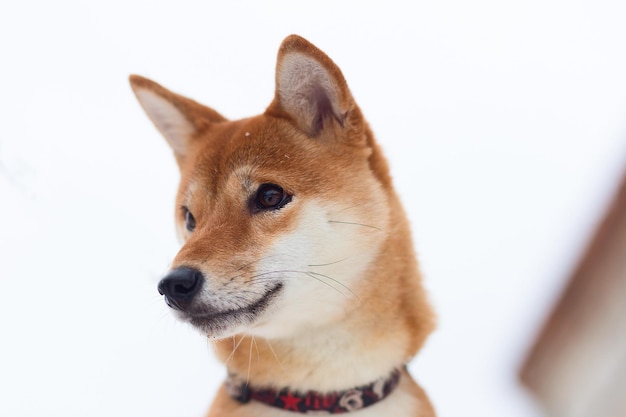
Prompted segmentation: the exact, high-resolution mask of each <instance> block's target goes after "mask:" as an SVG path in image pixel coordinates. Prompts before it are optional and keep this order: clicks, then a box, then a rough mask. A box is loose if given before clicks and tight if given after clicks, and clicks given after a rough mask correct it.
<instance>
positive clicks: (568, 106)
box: [0, 0, 626, 417]
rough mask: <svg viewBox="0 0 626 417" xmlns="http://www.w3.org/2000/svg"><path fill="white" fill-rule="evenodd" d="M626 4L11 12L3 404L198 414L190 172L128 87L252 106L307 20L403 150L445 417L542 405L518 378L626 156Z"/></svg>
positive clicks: (247, 110) (1, 255)
mask: <svg viewBox="0 0 626 417" xmlns="http://www.w3.org/2000/svg"><path fill="white" fill-rule="evenodd" d="M625 19H626V3H625V2H623V1H620V0H615V1H610V0H594V1H591V0H586V1H585V0H581V1H553V0H530V1H524V2H521V1H520V2H502V1H495V0H493V1H489V0H476V1H473V2H468V1H462V0H457V1H454V0H444V1H438V2H419V3H418V2H399V1H384V2H369V1H352V2H348V1H345V2H339V1H337V2H333V1H326V0H319V1H315V2H294V1H266V2H260V1H247V2H243V1H242V2H210V1H176V2H173V1H172V2H164V1H154V0H152V1H147V0H146V1H123V2H122V1H108V2H85V1H78V0H75V1H68V0H57V1H54V2H51V1H41V0H40V1H31V2H8V1H6V2H3V3H2V4H0V295H1V297H2V299H1V301H0V340H1V342H0V415H2V416H11V417H14V416H15V417H17V416H33V415H39V414H41V415H48V416H56V415H59V416H60V415H63V416H85V415H88V416H113V415H115V416H137V415H140V416H174V415H176V416H200V415H202V414H203V413H204V412H205V411H206V409H207V407H208V404H209V403H210V401H211V398H212V395H213V393H214V391H215V389H216V387H217V386H218V384H220V383H221V380H222V378H223V376H224V370H223V368H222V367H221V366H220V365H219V364H217V362H216V361H215V360H214V359H213V356H212V353H211V351H210V346H209V344H208V343H207V341H206V340H205V339H204V338H203V337H202V336H200V335H199V334H198V333H196V332H195V331H193V330H192V329H190V328H188V327H186V326H185V325H182V324H179V323H177V322H176V321H175V319H174V318H173V316H172V315H171V314H170V312H169V311H168V309H167V307H166V306H165V304H164V303H163V301H162V299H161V298H160V297H159V296H158V294H157V291H156V283H157V282H158V280H159V278H160V276H161V275H162V274H163V273H164V272H165V271H166V270H167V267H168V263H169V261H170V260H171V259H172V257H173V256H174V254H175V252H176V250H177V247H178V245H177V242H176V239H175V233H174V227H173V212H174V200H173V198H174V193H175V190H176V186H177V180H178V172H177V169H176V166H175V164H174V160H173V158H172V157H171V154H170V151H169V149H168V148H167V146H166V144H165V141H164V140H163V139H162V138H161V137H160V136H159V135H158V134H157V132H156V130H155V129H154V128H153V126H152V125H151V124H150V122H149V121H148V119H147V118H146V117H145V115H144V114H143V112H142V111H141V109H140V107H139V105H138V104H137V103H136V101H135V98H134V96H133V95H132V93H131V91H130V88H129V86H128V83H127V76H128V74H129V73H138V74H142V75H145V76H148V77H150V78H153V79H155V80H156V81H158V82H160V83H162V84H164V85H165V86H167V87H169V88H171V89H173V90H174V91H177V92H180V93H183V94H186V95H188V96H191V97H193V98H195V99H197V100H199V101H201V102H203V103H205V104H207V105H210V106H212V107H214V108H216V109H217V110H218V111H220V112H221V113H222V114H224V115H226V116H227V117H231V118H239V117H244V116H249V115H253V114H257V113H260V112H262V111H263V110H264V109H265V107H266V106H267V105H268V104H269V102H270V100H271V98H272V96H273V82H274V78H273V77H274V74H273V71H274V64H275V56H276V51H277V48H278V46H279V44H280V42H281V40H282V39H283V38H284V37H285V36H286V35H288V34H290V33H298V34H300V35H302V36H304V37H306V38H307V39H309V40H310V41H311V42H313V43H315V44H316V45H317V46H318V47H320V48H321V49H322V50H324V51H325V52H326V53H328V54H329V55H330V56H331V58H333V59H334V60H335V62H337V64H338V65H339V66H340V67H341V68H342V70H343V72H344V75H345V76H346V78H347V79H348V82H349V84H350V87H351V89H352V92H353V93H354V95H355V97H356V98H357V101H358V102H359V104H360V106H361V107H362V109H363V111H364V113H365V115H366V117H367V118H368V119H369V121H370V124H371V125H372V127H373V129H374V131H375V133H376V135H377V138H378V140H379V142H380V143H381V144H382V146H383V148H384V149H385V151H386V154H387V156H388V158H389V159H390V161H391V165H392V170H393V174H394V176H395V181H396V186H397V188H398V190H399V192H400V194H401V196H402V198H403V200H404V202H405V205H406V208H407V211H408V213H409V216H410V218H411V220H412V223H413V231H414V235H415V240H416V242H417V250H418V253H419V256H420V259H421V262H422V267H423V271H424V274H425V277H426V284H427V286H428V289H429V291H430V293H431V295H432V300H433V303H434V304H435V306H436V309H437V311H438V313H439V317H440V324H439V328H438V330H437V331H436V333H435V334H433V336H432V337H431V338H430V340H429V342H428V344H427V346H426V348H425V349H424V350H423V351H422V352H421V354H420V355H419V356H418V358H417V359H416V360H415V361H414V362H413V363H412V364H411V369H412V370H413V373H414V374H415V375H416V377H417V378H418V379H419V381H420V382H421V383H422V385H423V386H424V387H425V388H426V390H427V391H428V392H429V394H430V396H431V397H432V400H433V402H434V404H435V406H436V408H437V409H438V411H439V415H440V416H441V417H453V416H463V415H464V416H467V415H469V416H482V417H502V416H507V417H531V416H539V415H540V411H539V409H538V407H537V406H536V405H534V403H533V401H532V400H531V399H530V398H528V396H527V395H526V394H525V393H524V391H523V389H521V388H520V387H519V386H518V383H517V380H516V372H517V369H518V367H519V365H520V362H521V361H522V360H523V357H524V353H525V351H526V349H527V347H528V345H529V344H530V343H531V342H532V340H533V337H534V335H535V334H536V332H537V331H538V329H539V326H540V325H541V324H542V320H543V318H544V316H545V315H546V314H547V313H548V312H549V310H550V306H551V303H552V302H553V300H554V298H555V297H556V296H557V295H558V293H559V291H560V289H561V288H562V286H563V285H564V283H565V280H566V279H567V277H568V274H569V273H570V272H571V270H572V269H573V268H574V266H575V264H576V260H577V258H578V256H579V255H580V254H581V253H582V251H584V249H585V244H586V241H587V239H588V238H589V236H590V234H591V233H592V231H593V228H594V227H595V225H596V223H597V221H598V220H599V218H600V217H601V216H602V214H603V211H604V209H605V206H606V204H607V203H608V201H609V199H610V197H611V195H612V192H613V191H614V189H615V187H616V185H617V180H618V178H619V177H620V175H621V174H622V169H623V168H624V166H625V165H626V76H625V74H626V53H625V50H626V49H625V48H626V25H624V21H625Z"/></svg>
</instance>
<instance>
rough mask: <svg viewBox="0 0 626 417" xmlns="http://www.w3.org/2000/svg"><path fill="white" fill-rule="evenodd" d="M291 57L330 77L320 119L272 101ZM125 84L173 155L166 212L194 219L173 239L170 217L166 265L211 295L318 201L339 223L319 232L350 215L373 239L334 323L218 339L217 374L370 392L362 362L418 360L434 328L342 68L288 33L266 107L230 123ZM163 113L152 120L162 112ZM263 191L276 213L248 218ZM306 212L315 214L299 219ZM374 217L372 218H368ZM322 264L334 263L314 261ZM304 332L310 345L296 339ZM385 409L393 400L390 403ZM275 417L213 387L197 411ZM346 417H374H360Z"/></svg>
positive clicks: (156, 91) (250, 275) (159, 90)
mask: <svg viewBox="0 0 626 417" xmlns="http://www.w3.org/2000/svg"><path fill="white" fill-rule="evenodd" d="M290 54H291V55H290ZM293 54H296V55H297V56H298V57H299V56H303V57H306V58H307V59H308V58H311V59H312V60H314V61H315V62H317V63H318V64H319V65H320V66H321V68H323V69H324V70H325V71H326V73H327V74H328V75H329V76H330V80H331V82H330V84H328V83H327V84H326V86H328V85H330V86H331V88H332V91H331V93H330V94H329V96H331V98H330V100H331V103H330V105H329V106H330V107H332V112H331V113H332V114H331V115H328V114H326V115H325V116H324V117H323V118H322V121H321V123H317V122H315V120H313V123H311V120H312V119H311V114H309V112H308V111H307V108H299V107H296V108H294V107H293V106H291V107H289V106H290V105H291V104H289V103H288V102H287V101H288V100H287V99H285V98H284V97H283V96H281V94H279V84H280V83H281V82H291V81H289V80H290V79H289V78H286V79H287V81H284V80H282V81H281V79H279V74H282V73H281V71H283V69H282V65H284V63H285V62H287V61H286V59H285V57H290V58H291V57H294V56H296V55H293ZM303 62H304V61H303ZM296 64H299V61H297V60H296ZM130 81H131V85H132V87H133V89H134V91H135V92H136V93H137V95H138V98H139V99H140V102H141V103H142V105H144V108H146V111H147V113H148V114H149V116H150V117H151V118H152V120H153V121H154V122H155V124H156V125H157V128H159V130H161V132H163V133H164V135H165V136H166V139H168V142H169V143H170V146H172V148H173V149H174V154H175V157H176V161H177V163H178V166H179V168H180V172H181V182H180V188H179V191H178V195H177V203H176V204H177V207H180V206H186V207H188V208H189V210H191V212H193V214H194V216H195V218H196V220H197V227H196V230H194V231H193V233H190V232H188V231H186V230H185V228H184V213H182V212H181V211H180V210H178V209H177V223H178V227H179V230H180V231H181V234H182V236H183V239H184V241H185V243H184V245H183V247H182V248H181V250H180V252H179V253H178V254H177V256H176V258H175V259H174V261H173V263H172V267H176V266H180V265H185V266H192V267H195V268H198V269H200V270H203V271H208V272H207V274H208V275H210V277H211V279H212V280H214V281H213V283H212V284H211V285H215V286H216V288H221V287H220V286H223V285H225V282H226V280H228V279H232V277H233V271H235V270H236V271H239V272H238V274H240V278H237V282H238V284H237V285H241V286H244V285H246V283H247V282H249V281H250V280H253V279H254V276H255V272H258V271H255V268H256V266H255V265H256V264H255V263H256V262H257V261H258V260H259V259H262V258H263V257H264V256H266V254H267V253H269V252H268V251H269V250H270V249H268V248H273V247H274V246H273V245H276V244H277V243H276V242H280V240H281V239H282V238H283V237H284V236H289V235H291V234H294V233H299V227H302V226H301V225H302V222H303V220H302V216H304V214H303V212H302V211H301V210H304V209H301V208H300V207H302V205H305V204H308V202H318V201H319V202H324V203H322V206H323V207H326V206H324V204H326V202H328V203H329V204H334V202H337V204H339V206H338V207H342V208H341V209H340V210H338V211H337V212H333V213H332V215H334V216H344V215H346V216H347V217H345V219H347V220H345V221H342V220H344V217H337V219H338V221H337V223H343V224H333V225H332V227H359V226H358V225H356V224H349V223H356V221H355V222H351V221H350V220H352V218H351V217H350V215H352V213H353V212H354V219H356V220H363V219H365V220H364V221H367V222H368V223H367V224H365V226H367V227H371V230H363V231H362V232H359V233H362V235H363V236H364V240H368V239H370V236H371V241H372V242H374V243H372V244H371V248H373V249H372V251H373V255H372V256H371V259H370V260H369V262H368V264H367V267H366V268H365V270H364V271H363V272H362V273H361V274H360V275H359V278H358V280H357V281H356V282H354V283H352V284H351V285H350V288H349V291H348V290H344V289H343V288H342V287H338V289H339V290H340V291H342V290H344V291H345V292H346V296H345V297H344V299H343V301H342V302H343V303H344V304H343V305H342V306H341V309H339V311H341V312H342V313H340V314H339V316H337V317H335V316H332V317H333V318H329V319H328V320H327V322H323V323H320V324H319V326H317V327H315V328H314V329H312V330H311V331H310V332H307V331H303V332H302V333H298V334H294V335H293V337H290V336H289V335H280V336H279V337H271V336H270V337H264V336H262V335H259V334H255V333H254V331H250V332H248V331H247V330H245V329H244V330H243V331H241V332H240V333H238V334H236V335H233V336H230V335H229V336H228V337H225V338H220V337H221V335H218V338H217V339H216V340H215V342H214V345H215V350H216V353H217V356H218V357H219V358H220V359H221V360H222V361H223V362H224V363H225V364H226V367H227V368H228V370H229V372H233V373H235V374H238V375H240V376H242V377H244V378H247V379H248V380H249V381H250V384H251V386H259V387H268V386H271V387H277V388H282V387H285V386H291V387H296V388H299V389H311V390H318V391H324V390H333V389H349V388H352V386H345V387H341V386H332V384H331V383H330V382H327V381H331V380H333V378H332V376H333V375H342V374H344V373H349V374H350V376H349V377H346V378H348V379H347V380H350V381H352V380H353V379H354V381H356V382H359V381H360V383H361V384H365V383H369V382H371V380H372V378H371V375H370V373H369V371H368V370H369V369H370V367H371V368H374V369H375V368H376V366H377V365H376V364H374V363H373V362H376V363H378V362H377V360H378V358H379V357H381V356H382V357H384V360H381V361H382V362H381V365H380V366H381V367H384V366H387V365H393V367H402V366H403V365H404V364H406V363H407V362H408V361H409V360H410V359H411V358H412V357H413V356H414V355H415V354H416V353H417V351H418V350H419V349H420V347H421V346H422V344H423V343H424V341H425V339H426V337H427V336H428V334H429V333H430V332H431V331H432V329H433V323H434V318H433V314H432V312H431V308H430V306H429V304H428V302H427V299H426V295H425V292H424V290H423V287H422V284H421V277H420V273H419V271H418V266H417V262H416V259H415V255H414V249H413V243H412V239H411V235H410V231H409V225H408V221H407V219H406V216H405V214H404V211H403V209H402V206H401V204H400V202H399V199H398V197H397V195H396V193H395V191H394V189H393V187H392V183H391V178H390V175H389V169H388V166H387V162H386V160H385V158H384V156H383V154H382V152H381V150H380V148H379V146H378V145H377V143H376V142H375V140H374V136H373V134H372V132H371V130H370V128H369V126H368V125H367V123H366V121H365V119H364V118H363V115H362V114H361V111H360V109H359V108H358V106H357V104H356V103H355V102H354V99H353V98H352V95H351V93H350V91H349V89H348V87H347V84H346V82H345V80H344V78H343V75H342V73H341V71H340V70H339V68H338V67H337V66H336V65H335V64H334V63H333V62H332V61H331V60H330V58H328V57H327V56H326V55H325V54H324V53H322V52H321V51H320V50H318V49H317V48H316V47H315V46H313V45H311V44H310V43H308V42H307V41H306V40H304V39H302V38H300V37H297V36H295V35H292V36H290V37H288V38H287V39H285V41H284V42H283V44H282V46H281V48H280V50H279V53H278V64H277V90H276V96H275V97H274V100H273V101H272V103H271V104H270V106H269V107H268V109H267V110H266V111H265V113H264V114H261V115H259V116H255V117H251V118H247V119H242V120H236V121H227V120H226V119H225V118H224V117H222V116H221V115H220V114H218V113H217V112H215V111H214V110H212V109H210V108H208V107H205V106H202V105H200V104H198V103H196V102H195V101H193V100H190V99H188V98H185V97H182V96H179V95H177V94H174V93H172V92H170V91H168V90H166V89H165V88H163V87H161V86H159V85H158V84H156V83H154V82H152V81H150V80H147V79H145V78H142V77H139V76H131V77H130ZM285 89H286V90H285V91H286V93H285V94H292V93H291V90H290V87H289V86H288V87H285ZM142 94H145V95H143V96H142ZM150 94H152V96H151V95H150ZM154 97H156V100H157V101H158V100H159V99H162V100H164V101H166V102H167V103H169V104H171V105H172V106H173V108H174V109H175V112H174V113H176V112H178V113H180V115H181V116H182V119H181V120H182V123H183V125H184V126H183V127H184V128H181V129H179V130H181V132H183V133H176V132H174V133H172V131H171V130H168V129H172V124H176V123H178V122H179V121H180V120H179V119H177V118H174V119H173V120H174V122H171V121H170V120H167V123H166V122H160V120H159V117H161V110H159V108H157V111H154V110H153V109H151V108H150V104H149V103H148V101H150V100H153V98H154ZM292 103H295V105H296V106H297V105H298V103H299V102H298V101H297V100H296V99H293V101H292ZM165 108H166V110H163V112H167V111H170V110H169V107H165ZM178 113H176V117H178V116H179V114H178ZM327 113H328V112H327ZM313 116H314V115H313ZM168 117H169V116H168ZM189 132H191V133H189ZM265 182H270V183H278V184H280V185H281V187H283V188H284V189H285V191H287V192H289V193H290V194H293V196H294V200H293V201H292V202H291V203H289V204H288V205H287V206H285V207H284V208H283V209H281V210H280V214H279V215H273V214H272V215H265V214H263V215H260V216H254V215H251V213H250V211H249V210H248V208H247V203H246V202H247V198H248V197H247V196H249V195H250V194H251V193H253V190H254V187H255V185H256V184H259V183H265ZM311 204H313V203H311ZM328 207H334V206H330V205H329V206H328ZM352 207H354V209H353V208H352ZM318 210H321V209H318V208H317V206H314V209H312V211H311V212H313V213H315V212H317V211H318ZM328 210H331V209H328ZM346 213H347V214H350V215H347V214H346ZM376 213H381V215H380V216H378V217H377V216H375V214H376ZM333 218H334V217H333ZM361 226H363V225H361ZM365 226H363V227H365ZM333 230H334V229H333ZM338 233H339V232H338ZM367 244H368V245H369V243H367ZM369 247H370V246H368V248H369ZM334 261H337V262H339V260H333V259H321V260H317V262H319V263H323V262H328V263H330V262H334ZM333 278H335V279H337V280H341V277H333ZM220 280H221V282H220ZM246 280H247V281H246ZM290 285H291V284H290ZM294 285H296V284H294ZM331 285H333V284H332V283H331ZM348 292H349V293H348ZM284 302H285V303H287V302H289V301H288V300H286V301H284ZM280 313H281V310H280V307H277V310H276V311H275V312H272V313H271V314H269V317H267V318H264V320H267V321H271V320H273V319H274V318H277V317H280ZM329 317H331V316H330V315H329ZM303 330H306V329H303ZM313 332H315V333H316V335H315V336H313V335H310V334H309V333H313ZM322 332H326V334H328V335H333V336H332V340H331V341H330V342H329V341H328V340H327V339H325V338H324V336H323V335H322ZM318 333H319V334H320V335H318ZM209 336H210V337H211V336H213V335H209ZM328 337H330V336H328ZM326 346H328V348H326ZM325 349H327V350H328V351H327V352H326V351H325ZM393 367H392V368H390V369H388V371H390V370H391V369H393ZM361 368H362V369H361ZM381 369H382V368H381ZM347 370H349V372H348V371H347ZM373 376H374V377H380V376H384V375H378V376H376V375H373ZM338 384H339V385H340V383H338ZM357 385H359V384H358V383H357V384H356V385H353V386H357ZM398 391H400V393H398V394H397V397H398V399H397V403H398V404H405V403H406V404H407V406H406V407H405V408H407V410H406V412H407V413H410V414H406V415H413V416H421V417H425V416H434V412H433V410H432V407H431V406H430V403H429V401H428V399H427V397H426V395H425V394H424V392H423V391H422V390H421V388H419V386H418V385H417V384H415V382H413V380H412V379H411V377H410V375H409V374H408V373H404V374H403V377H402V380H401V384H400V387H399V388H398ZM394 395H395V394H394ZM401 395H404V396H406V398H407V399H402V398H404V397H402V398H401V397H400V396H401ZM410 398H414V399H415V401H412V400H411V399H410ZM386 401H394V397H393V396H392V397H390V398H388V399H386V400H385V401H384V402H386ZM378 406H379V405H376V406H374V407H378ZM263 407H265V408H263ZM374 407H372V408H374ZM408 408H410V410H409V409H408ZM391 409H393V408H390V410H391ZM380 410H384V409H383V408H381V409H380ZM283 413H284V412H283V411H279V410H274V409H271V408H270V407H267V406H264V405H258V404H252V405H250V404H245V405H242V404H239V403H237V402H235V401H234V400H232V399H231V398H230V397H229V396H228V394H227V393H226V392H225V389H224V388H223V387H222V389H221V390H220V391H219V392H218V394H217V396H216V398H215V401H214V403H213V406H212V408H211V411H210V412H209V414H208V415H209V416H211V417H213V416H241V417H252V416H266V415H267V416H270V415H272V416H274V415H276V416H278V415H284V414H283ZM361 413H363V414H361ZM370 413H371V411H370ZM357 415H376V414H367V413H364V411H359V412H356V413H355V416H357ZM380 415H387V414H384V412H383V414H380ZM389 415H391V414H389ZM393 415H397V416H401V415H404V414H401V413H400V414H393Z"/></svg>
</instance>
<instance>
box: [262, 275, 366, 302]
mask: <svg viewBox="0 0 626 417" xmlns="http://www.w3.org/2000/svg"><path fill="white" fill-rule="evenodd" d="M284 273H292V274H304V275H307V276H309V277H311V278H313V279H315V280H317V281H319V282H321V283H322V284H325V285H327V286H329V287H330V288H332V289H334V290H335V291H337V292H338V293H339V294H341V295H343V296H345V297H347V295H346V294H344V293H343V292H341V291H340V290H339V289H338V288H337V287H335V286H333V285H331V284H330V283H328V282H326V281H324V280H323V279H321V278H318V276H319V277H323V278H327V279H329V280H331V281H333V282H335V283H337V284H338V285H340V286H341V287H343V288H345V289H346V290H348V292H350V294H352V296H353V297H354V298H356V299H357V300H358V301H359V302H360V303H362V301H361V299H360V298H359V296H358V295H356V293H355V292H354V291H353V290H352V289H351V288H350V287H348V286H347V285H345V284H344V283H343V282H341V281H339V280H336V279H334V278H332V277H329V276H328V275H324V274H320V273H318V272H313V271H299V270H294V269H281V270H276V271H268V272H261V273H260V274H256V275H254V276H253V277H252V280H254V281H257V282H258V281H262V280H263V278H262V277H263V276H265V275H270V274H284ZM259 278H261V279H259ZM265 279H267V280H270V279H271V277H270V278H265Z"/></svg>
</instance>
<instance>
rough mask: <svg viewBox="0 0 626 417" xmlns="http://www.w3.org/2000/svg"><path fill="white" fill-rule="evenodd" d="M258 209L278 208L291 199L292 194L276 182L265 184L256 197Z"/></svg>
mask: <svg viewBox="0 0 626 417" xmlns="http://www.w3.org/2000/svg"><path fill="white" fill-rule="evenodd" d="M254 201H255V203H256V209H257V210H277V209H279V208H281V207H283V206H284V205H285V204H287V203H289V202H290V201H291V196H290V195H289V194H287V193H286V192H285V191H284V190H283V189H282V188H281V187H280V186H278V185H276V184H263V185H261V186H260V187H259V189H258V190H257V193H256V197H255V199H254Z"/></svg>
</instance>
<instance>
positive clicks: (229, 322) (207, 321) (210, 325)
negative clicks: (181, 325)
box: [185, 283, 283, 337]
mask: <svg viewBox="0 0 626 417" xmlns="http://www.w3.org/2000/svg"><path fill="white" fill-rule="evenodd" d="M282 288H283V284H282V283H278V284H276V285H275V286H274V287H273V288H270V289H269V290H268V291H267V292H265V293H264V294H263V296H262V297H261V298H259V299H258V300H257V301H255V302H253V303H252V304H249V305H247V306H244V307H240V308H235V309H227V310H221V311H220V310H218V311H214V310H211V311H188V312H186V314H185V316H186V317H185V319H186V320H187V321H188V322H189V323H191V324H192V325H194V326H195V327H197V328H198V329H200V330H201V331H202V332H203V333H206V334H207V335H208V336H212V337H219V336H223V335H224V334H225V333H228V332H230V331H232V330H233V329H235V328H238V327H245V326H249V325H251V324H252V323H254V321H255V320H256V319H257V318H258V317H259V316H260V315H261V313H263V312H264V311H266V310H267V308H268V307H269V306H270V304H271V303H272V301H273V300H274V299H275V298H276V297H277V296H278V295H279V294H280V292H281V290H282Z"/></svg>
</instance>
